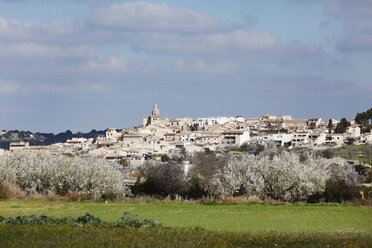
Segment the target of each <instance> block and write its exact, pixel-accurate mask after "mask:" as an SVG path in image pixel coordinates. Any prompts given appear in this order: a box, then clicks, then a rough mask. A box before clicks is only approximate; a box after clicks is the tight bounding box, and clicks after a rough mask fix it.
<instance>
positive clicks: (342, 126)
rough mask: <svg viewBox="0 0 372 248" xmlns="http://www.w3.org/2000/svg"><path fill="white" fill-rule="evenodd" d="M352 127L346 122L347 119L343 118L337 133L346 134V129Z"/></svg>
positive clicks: (337, 127) (338, 125)
mask: <svg viewBox="0 0 372 248" xmlns="http://www.w3.org/2000/svg"><path fill="white" fill-rule="evenodd" d="M349 126H350V122H348V121H347V120H346V118H342V119H341V121H340V123H338V124H337V126H336V129H335V133H345V132H346V128H347V127H349Z"/></svg>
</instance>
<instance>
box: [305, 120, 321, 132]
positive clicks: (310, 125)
mask: <svg viewBox="0 0 372 248" xmlns="http://www.w3.org/2000/svg"><path fill="white" fill-rule="evenodd" d="M321 124H322V118H310V119H308V120H307V126H308V128H310V129H315V128H318V127H319V126H320V125H321Z"/></svg>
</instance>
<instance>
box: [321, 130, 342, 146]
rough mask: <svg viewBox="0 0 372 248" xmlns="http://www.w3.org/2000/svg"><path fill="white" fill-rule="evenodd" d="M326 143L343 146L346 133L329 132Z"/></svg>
mask: <svg viewBox="0 0 372 248" xmlns="http://www.w3.org/2000/svg"><path fill="white" fill-rule="evenodd" d="M325 144H326V145H332V146H341V145H343V144H344V135H343V134H338V133H336V134H328V135H327V136H326V140H325Z"/></svg>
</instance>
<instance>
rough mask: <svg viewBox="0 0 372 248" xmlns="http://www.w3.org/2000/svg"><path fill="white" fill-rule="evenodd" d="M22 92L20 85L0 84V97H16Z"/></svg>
mask: <svg viewBox="0 0 372 248" xmlns="http://www.w3.org/2000/svg"><path fill="white" fill-rule="evenodd" d="M19 90H20V86H19V85H18V84H10V83H1V82H0V95H4V96H11V95H16V94H17V93H18V92H19Z"/></svg>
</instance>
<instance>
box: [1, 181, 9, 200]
mask: <svg viewBox="0 0 372 248" xmlns="http://www.w3.org/2000/svg"><path fill="white" fill-rule="evenodd" d="M9 197H10V192H9V187H8V186H6V185H4V184H2V183H0V200H7V199H8V198H9Z"/></svg>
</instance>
